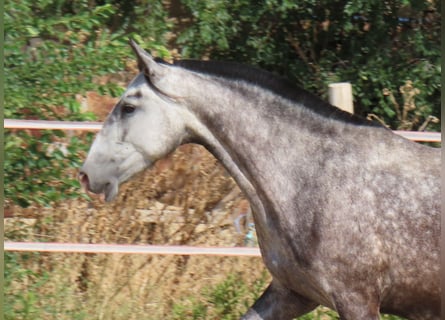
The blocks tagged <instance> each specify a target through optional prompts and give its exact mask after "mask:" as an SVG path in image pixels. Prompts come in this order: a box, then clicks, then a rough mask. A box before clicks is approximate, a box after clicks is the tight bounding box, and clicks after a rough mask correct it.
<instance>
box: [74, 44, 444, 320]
mask: <svg viewBox="0 0 445 320" xmlns="http://www.w3.org/2000/svg"><path fill="white" fill-rule="evenodd" d="M131 46H132V48H133V49H134V51H135V53H136V56H137V58H138V65H139V69H140V73H139V74H138V75H137V76H136V77H135V79H134V80H133V81H132V82H131V83H130V85H129V86H128V88H127V90H126V91H125V93H124V94H123V96H122V98H121V100H120V101H119V102H118V103H117V104H116V106H115V107H114V109H113V110H112V111H111V113H110V114H109V116H108V118H107V119H106V121H105V123H104V125H103V128H102V130H101V131H100V132H99V133H98V134H97V136H96V139H95V141H94V143H93V145H92V146H91V149H90V151H89V153H88V156H87V159H86V161H85V163H84V165H83V167H82V169H81V172H80V181H81V183H82V184H83V185H84V187H85V188H86V189H88V190H90V191H92V192H95V193H103V194H104V195H105V199H106V201H111V200H112V199H114V198H115V197H116V195H117V193H118V189H119V185H120V184H121V183H123V182H124V181H126V180H128V179H130V178H131V177H132V176H134V175H135V174H136V173H138V172H140V171H142V170H144V169H146V168H149V167H150V166H151V165H152V164H153V163H154V162H156V161H157V160H159V159H161V158H163V157H165V156H166V155H168V154H169V153H171V152H172V151H173V150H175V148H176V147H178V146H179V145H181V144H184V143H198V144H201V145H203V146H205V147H206V148H207V149H208V150H209V151H210V152H211V153H212V154H213V155H214V156H215V157H216V158H217V159H218V160H219V161H220V162H221V163H222V164H223V165H224V166H225V168H226V169H227V170H228V172H229V173H230V174H231V175H232V176H233V178H234V179H235V180H236V182H237V183H238V185H239V186H240V188H241V189H242V190H243V192H244V194H245V195H246V196H247V198H248V199H249V201H250V203H251V206H252V209H253V217H254V221H255V227H256V231H257V235H258V242H259V246H260V249H261V253H262V257H263V260H264V262H265V264H266V266H267V268H268V270H269V271H270V273H271V275H272V278H273V280H272V282H271V284H270V285H269V287H268V288H267V289H266V291H265V292H264V293H263V295H262V296H261V297H260V298H259V299H258V301H256V303H255V304H254V305H253V306H252V307H251V308H250V309H249V310H248V311H247V313H246V314H245V315H244V317H243V319H248V320H252V319H278V320H279V319H293V318H295V317H298V316H300V315H303V314H305V313H307V312H310V311H311V310H313V309H314V308H316V307H317V306H318V305H324V306H327V307H329V308H332V309H334V310H336V311H337V312H338V313H339V315H340V317H341V319H347V320H357V319H369V320H371V319H372V320H376V319H379V314H380V312H384V313H391V314H395V315H400V316H403V317H406V318H409V319H419V320H420V319H439V314H440V285H439V284H440V276H439V269H440V264H439V238H440V201H441V199H440V197H441V196H440V149H438V148H432V147H427V146H424V145H420V144H416V143H414V142H410V141H408V140H406V139H404V138H402V137H399V136H397V135H395V134H393V133H392V132H391V131H390V130H387V129H386V128H383V127H381V126H379V125H376V124H374V123H371V122H369V121H367V120H364V119H361V118H359V117H357V116H354V115H350V114H348V113H345V112H342V111H340V110H339V109H337V108H335V107H333V106H331V105H329V104H328V103H326V102H324V101H322V100H320V99H318V98H316V97H314V96H312V95H311V94H309V93H307V92H305V91H304V90H301V89H299V88H297V87H294V86H293V85H292V84H290V83H289V82H287V81H286V80H283V79H281V78H279V77H276V76H274V75H272V74H270V73H268V72H265V71H262V70H258V69H255V68H251V67H247V66H243V65H240V64H235V63H221V62H203V61H177V62H175V63H174V64H168V63H165V62H162V61H156V60H154V59H153V58H152V57H151V56H150V55H149V54H148V53H147V52H145V51H144V50H143V49H141V48H140V47H139V46H138V45H137V44H136V43H134V42H131Z"/></svg>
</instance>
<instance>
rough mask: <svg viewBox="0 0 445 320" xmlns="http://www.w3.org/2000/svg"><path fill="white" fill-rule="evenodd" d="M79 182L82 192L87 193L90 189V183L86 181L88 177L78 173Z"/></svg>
mask: <svg viewBox="0 0 445 320" xmlns="http://www.w3.org/2000/svg"><path fill="white" fill-rule="evenodd" d="M79 182H80V184H81V186H82V188H83V189H84V190H86V191H88V190H89V189H90V181H89V179H88V175H87V174H86V173H85V172H82V171H81V172H80V173H79Z"/></svg>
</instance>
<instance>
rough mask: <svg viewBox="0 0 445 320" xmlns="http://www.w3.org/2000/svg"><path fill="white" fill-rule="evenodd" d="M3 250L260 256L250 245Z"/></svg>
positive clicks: (18, 246)
mask: <svg viewBox="0 0 445 320" xmlns="http://www.w3.org/2000/svg"><path fill="white" fill-rule="evenodd" d="M4 250H5V251H22V252H59V253H122V254H151V255H181V256H196V255H206V256H229V257H261V253H260V250H259V249H258V248H250V247H192V246H155V245H123V244H122V245H118V244H82V243H54V242H9V241H6V242H5V243H4Z"/></svg>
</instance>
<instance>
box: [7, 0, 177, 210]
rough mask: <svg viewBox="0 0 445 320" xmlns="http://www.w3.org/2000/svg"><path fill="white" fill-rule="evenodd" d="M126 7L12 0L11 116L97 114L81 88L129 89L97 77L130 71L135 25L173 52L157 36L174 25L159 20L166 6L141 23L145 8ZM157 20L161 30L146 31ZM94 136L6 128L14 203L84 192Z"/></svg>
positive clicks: (42, 202) (9, 9) (9, 193)
mask: <svg viewBox="0 0 445 320" xmlns="http://www.w3.org/2000/svg"><path fill="white" fill-rule="evenodd" d="M102 3H103V2H102ZM122 6H124V9H125V10H127V11H128V10H129V11H128V12H127V14H128V15H126V16H124V17H122V18H119V19H116V17H121V16H120V15H119V10H122V8H121V5H119V2H118V1H115V2H113V1H106V2H105V3H104V4H102V5H97V4H96V3H94V1H93V2H92V1H48V0H40V1H21V2H20V3H16V2H13V1H7V2H6V3H5V15H4V19H5V46H4V53H5V77H6V79H7V81H6V82H5V97H6V99H5V108H4V117H5V118H14V119H47V120H56V119H57V120H93V119H94V115H93V114H91V113H90V114H88V113H82V112H81V110H80V108H81V105H80V103H79V101H77V100H76V94H81V95H83V94H84V93H85V92H86V91H96V92H99V93H102V94H109V95H112V96H119V95H120V94H122V91H123V89H122V88H120V87H118V86H117V85H116V84H113V83H107V84H105V85H102V84H100V83H99V82H98V81H95V78H97V77H98V76H101V75H106V74H114V73H117V72H120V71H122V70H124V69H125V63H126V60H127V57H128V56H130V49H129V47H128V37H129V36H131V33H129V32H130V31H134V32H137V33H138V36H139V38H138V39H139V40H140V41H141V42H144V43H145V45H148V46H149V47H151V48H154V49H156V50H157V51H158V54H159V55H161V56H162V55H164V56H165V55H166V54H168V51H167V50H166V49H165V48H164V47H163V45H162V42H161V41H160V40H159V39H160V38H161V37H160V36H159V35H158V34H156V32H158V31H162V28H165V27H166V25H167V24H166V23H157V22H158V21H163V19H164V13H163V12H164V11H163V10H162V7H159V4H158V5H157V6H155V8H152V9H154V10H153V12H154V13H155V14H154V15H153V16H152V17H151V18H149V19H146V21H148V25H147V26H145V25H143V26H142V27H140V28H139V27H134V26H132V25H131V24H130V22H131V17H132V16H134V15H137V16H138V17H139V19H140V20H142V16H141V14H142V13H143V12H142V11H143V10H142V8H144V7H143V6H136V7H134V8H133V7H131V10H130V7H127V6H125V5H122ZM125 10H124V12H126V11H125ZM141 25H142V21H141ZM155 25H156V26H158V27H157V28H154V30H149V29H147V28H148V27H153V26H155ZM130 29H131V30H130ZM162 32H163V31H162ZM162 32H161V33H162ZM140 35H142V36H146V37H148V38H149V40H148V41H144V39H143V38H142V37H141V36H140ZM131 56H132V55H131ZM91 140H92V134H87V135H83V136H82V137H72V136H71V135H68V134H67V133H65V132H61V131H51V132H50V131H39V132H36V131H34V132H31V131H19V132H14V131H9V130H7V131H6V133H5V163H4V168H5V176H4V179H5V198H6V199H7V202H9V203H11V202H12V203H16V204H19V205H21V206H24V207H27V206H29V205H31V204H33V203H37V204H40V205H49V204H50V203H52V202H54V201H57V200H60V199H66V198H70V197H76V196H78V195H79V193H78V190H79V187H80V185H79V183H78V182H77V179H76V168H78V167H79V165H80V162H81V160H80V159H81V158H83V155H84V154H85V151H86V150H87V148H88V146H89V145H90V144H91ZM55 143H56V144H55Z"/></svg>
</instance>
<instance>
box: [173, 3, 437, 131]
mask: <svg viewBox="0 0 445 320" xmlns="http://www.w3.org/2000/svg"><path fill="white" fill-rule="evenodd" d="M183 3H184V6H185V7H186V9H187V10H189V14H190V15H191V17H192V22H191V23H188V25H186V27H185V30H184V31H183V32H182V33H181V34H180V36H179V38H178V43H179V44H180V45H181V46H182V53H183V55H185V56H190V57H194V58H201V57H209V58H212V59H226V60H238V61H244V62H248V63H251V64H255V65H258V66H260V67H263V68H266V69H269V70H272V71H275V72H276V73H278V74H283V75H286V76H287V77H289V78H291V79H293V80H294V81H295V82H296V83H298V84H299V85H300V86H302V87H304V88H306V89H308V90H309V91H312V92H314V93H316V94H318V95H321V96H324V97H326V91H327V85H328V84H329V83H332V82H338V81H348V82H351V83H352V84H353V89H354V97H355V107H356V109H357V113H360V114H362V115H365V116H366V114H367V113H370V112H372V113H375V114H377V115H379V116H381V117H382V118H383V119H384V120H385V122H387V123H388V124H390V125H391V126H392V127H394V128H395V127H397V125H398V123H397V122H398V119H397V118H396V117H395V111H394V108H393V105H392V103H391V101H389V100H388V98H387V97H386V96H385V95H384V94H383V89H385V88H388V89H390V90H392V91H394V92H396V91H398V88H399V87H400V86H402V85H403V84H404V83H405V81H407V80H411V81H412V82H413V85H414V86H415V87H416V88H418V89H419V90H420V94H419V95H418V96H417V104H418V105H419V106H422V110H421V112H422V114H423V116H424V117H427V116H428V115H430V114H432V115H435V116H439V114H440V112H439V105H440V104H439V97H440V40H439V39H440V16H439V12H440V10H441V8H440V6H441V4H440V1H427V0H416V1H406V0H386V1H379V0H371V1H345V0H341V1H339V0H336V1H332V0H329V1H327V0H322V1H314V0H305V1H286V0H267V1H262V2H258V1H250V0H235V1H225V0H217V1H193V0H184V1H183ZM418 126H420V123H419V124H418ZM436 129H438V127H437V128H436Z"/></svg>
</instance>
